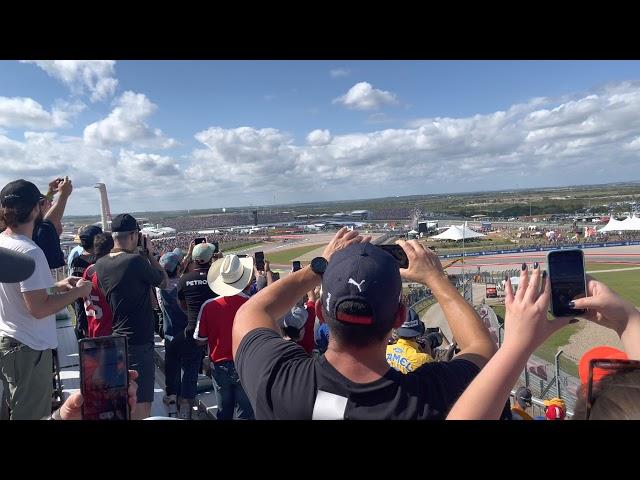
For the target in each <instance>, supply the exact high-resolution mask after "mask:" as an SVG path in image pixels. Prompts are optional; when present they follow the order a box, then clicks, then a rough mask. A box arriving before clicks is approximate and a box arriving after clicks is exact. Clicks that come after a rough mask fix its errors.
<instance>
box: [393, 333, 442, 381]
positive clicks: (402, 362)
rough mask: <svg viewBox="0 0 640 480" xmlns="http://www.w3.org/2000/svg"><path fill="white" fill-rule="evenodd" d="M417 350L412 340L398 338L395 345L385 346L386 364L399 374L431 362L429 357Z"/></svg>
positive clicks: (416, 344)
mask: <svg viewBox="0 0 640 480" xmlns="http://www.w3.org/2000/svg"><path fill="white" fill-rule="evenodd" d="M418 348H419V347H418V343H417V342H415V341H414V340H409V339H406V338H399V339H398V341H397V342H396V343H394V344H393V345H388V346H387V363H388V364H389V365H390V366H392V367H393V368H395V369H396V370H398V371H399V372H402V373H409V372H413V371H414V370H415V369H417V368H418V367H421V366H422V365H424V364H425V363H428V362H433V358H432V357H431V355H429V354H428V353H423V352H421V351H419V350H418Z"/></svg>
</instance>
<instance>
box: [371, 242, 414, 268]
mask: <svg viewBox="0 0 640 480" xmlns="http://www.w3.org/2000/svg"><path fill="white" fill-rule="evenodd" d="M376 247H378V248H381V249H382V250H384V251H385V252H387V253H389V254H390V255H391V256H392V257H393V258H395V259H396V262H398V268H409V259H408V258H407V254H406V252H405V251H404V250H403V249H402V247H401V246H400V245H376Z"/></svg>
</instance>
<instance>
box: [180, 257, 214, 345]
mask: <svg viewBox="0 0 640 480" xmlns="http://www.w3.org/2000/svg"><path fill="white" fill-rule="evenodd" d="M208 272H209V267H206V268H203V269H196V270H195V271H193V272H190V273H185V274H184V275H183V276H182V277H181V278H180V281H179V282H178V299H180V300H184V301H185V302H186V303H187V317H188V320H189V326H188V327H187V329H191V332H192V333H193V331H195V328H196V322H197V320H198V313H200V307H202V304H203V303H204V302H206V301H207V300H209V299H210V298H216V297H217V296H218V295H217V294H216V293H213V291H211V289H210V288H209V284H208V283H207V273H208Z"/></svg>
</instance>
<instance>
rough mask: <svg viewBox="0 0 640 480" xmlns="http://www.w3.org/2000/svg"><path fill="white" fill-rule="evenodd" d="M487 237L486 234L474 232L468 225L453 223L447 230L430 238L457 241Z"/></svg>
mask: <svg viewBox="0 0 640 480" xmlns="http://www.w3.org/2000/svg"><path fill="white" fill-rule="evenodd" d="M480 237H486V235H484V234H482V233H478V232H474V231H473V230H471V229H470V228H469V227H467V225H466V224H465V225H451V226H450V227H449V228H448V229H447V230H445V231H444V232H442V233H439V234H438V235H434V236H432V237H430V238H435V239H436V240H455V241H456V242H457V241H459V240H462V239H465V240H466V239H470V238H480Z"/></svg>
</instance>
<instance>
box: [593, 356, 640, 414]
mask: <svg viewBox="0 0 640 480" xmlns="http://www.w3.org/2000/svg"><path fill="white" fill-rule="evenodd" d="M596 368H600V369H602V370H607V371H609V372H611V373H626V372H629V371H632V370H636V369H640V361H638V360H621V359H605V358H595V359H593V360H591V361H590V362H589V381H588V382H587V408H586V411H585V420H589V417H590V416H591V409H592V408H593V404H594V402H595V400H596V399H595V398H594V397H593V383H594V382H593V371H594V370H595V369H596ZM607 375H608V374H607Z"/></svg>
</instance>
